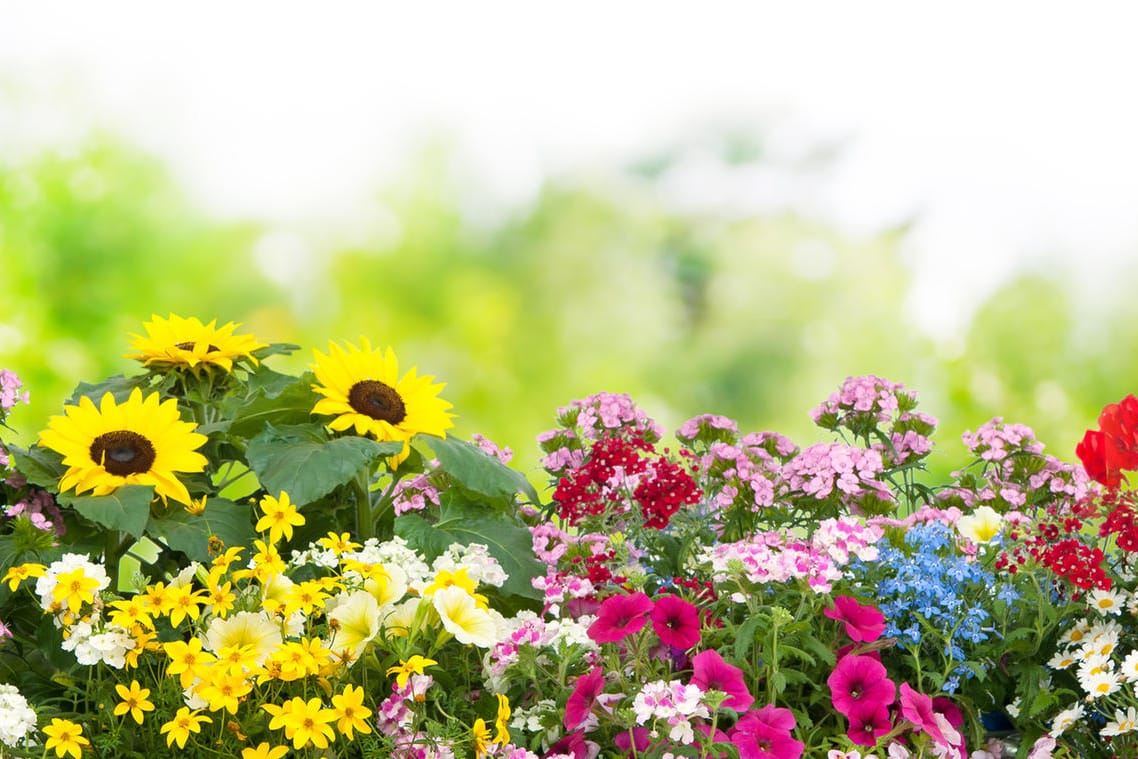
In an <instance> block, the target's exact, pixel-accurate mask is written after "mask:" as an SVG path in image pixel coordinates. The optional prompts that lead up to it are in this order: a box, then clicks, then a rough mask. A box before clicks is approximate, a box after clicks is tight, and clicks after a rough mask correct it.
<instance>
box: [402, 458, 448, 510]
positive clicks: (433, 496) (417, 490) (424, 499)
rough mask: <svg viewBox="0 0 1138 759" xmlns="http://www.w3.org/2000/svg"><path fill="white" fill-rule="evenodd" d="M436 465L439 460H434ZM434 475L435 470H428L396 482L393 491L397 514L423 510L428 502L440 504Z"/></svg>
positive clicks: (433, 464)
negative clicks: (432, 478)
mask: <svg viewBox="0 0 1138 759" xmlns="http://www.w3.org/2000/svg"><path fill="white" fill-rule="evenodd" d="M434 466H438V462H437V461H434V462H432V467H434ZM432 475H433V472H431V471H427V472H424V473H423V474H417V475H415V476H414V477H407V478H404V479H402V480H400V481H399V482H397V483H395V490H393V491H392V493H391V502H392V506H393V507H394V509H395V516H399V515H400V514H406V513H407V512H408V511H423V510H424V509H426V508H427V505H428V504H433V505H435V506H438V505H439V489H438V488H437V487H435V486H434V485H433V484H431V477H432Z"/></svg>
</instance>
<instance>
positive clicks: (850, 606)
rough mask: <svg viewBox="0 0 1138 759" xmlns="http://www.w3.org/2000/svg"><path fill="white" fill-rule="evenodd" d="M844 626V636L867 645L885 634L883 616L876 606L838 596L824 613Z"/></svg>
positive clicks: (848, 597) (849, 597) (850, 597)
mask: <svg viewBox="0 0 1138 759" xmlns="http://www.w3.org/2000/svg"><path fill="white" fill-rule="evenodd" d="M822 613H823V614H825V615H826V616H827V617H829V618H830V619H835V620H837V621H839V622H841V623H843V624H845V626H846V635H848V636H850V637H851V638H853V639H854V640H856V641H860V642H862V643H868V642H870V641H874V640H877V639H878V638H880V637H881V633H883V632H885V615H884V614H882V613H881V611H880V610H879V609H878V608H877V607H876V606H869V605H862V604H860V603H858V602H857V599H856V598H853V597H852V596H838V597H837V598H835V599H834V605H833V606H831V607H830V608H828V609H826V610H825V611H824V612H822Z"/></svg>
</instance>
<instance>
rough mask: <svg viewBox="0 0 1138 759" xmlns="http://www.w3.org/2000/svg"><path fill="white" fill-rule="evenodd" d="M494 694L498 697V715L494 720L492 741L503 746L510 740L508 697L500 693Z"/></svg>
mask: <svg viewBox="0 0 1138 759" xmlns="http://www.w3.org/2000/svg"><path fill="white" fill-rule="evenodd" d="M494 695H495V696H496V697H497V699H498V715H497V718H496V719H495V720H494V727H495V728H496V730H497V732H496V733H495V734H494V742H495V743H500V744H502V745H503V746H505V745H506V744H507V743H509V742H510V699H509V698H508V697H506V695H505V694H502V693H496V694H494Z"/></svg>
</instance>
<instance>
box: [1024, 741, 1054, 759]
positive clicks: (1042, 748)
mask: <svg viewBox="0 0 1138 759" xmlns="http://www.w3.org/2000/svg"><path fill="white" fill-rule="evenodd" d="M1056 745H1058V744H1057V743H1056V742H1055V739H1054V738H1053V737H1051V736H1050V735H1041V736H1039V738H1037V739H1036V741H1035V743H1033V744H1032V746H1031V752H1030V753H1029V754H1028V755H1027V759H1051V752H1052V751H1054V750H1055V746H1056Z"/></svg>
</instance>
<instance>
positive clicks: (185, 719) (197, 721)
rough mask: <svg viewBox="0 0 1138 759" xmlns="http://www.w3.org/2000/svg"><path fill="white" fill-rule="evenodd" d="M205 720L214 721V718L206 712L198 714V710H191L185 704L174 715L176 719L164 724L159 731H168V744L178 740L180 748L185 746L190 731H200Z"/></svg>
mask: <svg viewBox="0 0 1138 759" xmlns="http://www.w3.org/2000/svg"><path fill="white" fill-rule="evenodd" d="M203 722H213V720H212V719H210V718H209V717H207V716H205V715H204V714H198V713H197V710H194V711H190V709H189V707H187V706H183V707H182V708H181V709H179V710H178V713H177V714H175V715H174V719H172V720H170V721H169V722H167V723H166V724H164V725H162V729H161V730H159V732H161V733H166V745H167V746H171V745H173V744H174V743H175V742H177V744H178V748H185V747H186V741H187V740H188V739H189V737H190V733H200V732H201V731H202V725H201V723H203Z"/></svg>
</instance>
